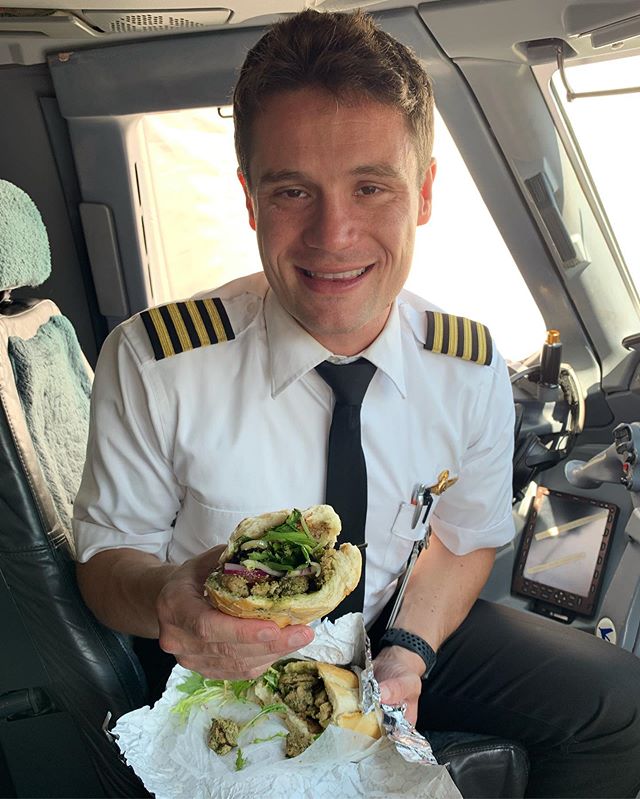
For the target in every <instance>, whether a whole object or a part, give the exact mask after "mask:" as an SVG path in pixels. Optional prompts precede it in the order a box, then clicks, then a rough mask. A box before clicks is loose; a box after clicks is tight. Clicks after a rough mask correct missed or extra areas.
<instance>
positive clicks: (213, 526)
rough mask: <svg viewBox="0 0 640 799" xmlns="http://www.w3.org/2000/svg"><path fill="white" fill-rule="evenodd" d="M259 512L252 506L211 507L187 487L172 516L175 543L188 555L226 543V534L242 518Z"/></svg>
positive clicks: (197, 553)
mask: <svg viewBox="0 0 640 799" xmlns="http://www.w3.org/2000/svg"><path fill="white" fill-rule="evenodd" d="M261 512H262V511H259V510H257V509H255V508H243V509H239V510H236V509H227V508H215V507H212V506H210V505H205V504H203V503H202V502H199V501H198V500H197V499H196V498H195V497H194V496H193V494H192V493H191V492H190V491H189V490H187V492H186V493H185V498H184V501H183V503H182V508H181V509H180V512H179V513H178V516H177V518H176V526H175V530H174V541H175V544H176V545H177V546H178V547H179V548H180V549H182V550H184V552H185V553H188V556H189V557H193V556H194V555H199V554H201V553H202V552H204V551H205V550H207V549H211V547H214V546H216V545H217V544H224V545H225V546H226V544H227V542H228V541H229V536H230V535H231V533H232V532H233V531H234V530H235V529H236V527H237V526H238V525H239V524H240V522H241V521H242V520H243V519H246V518H248V517H249V516H256V515H258V514H259V513H261Z"/></svg>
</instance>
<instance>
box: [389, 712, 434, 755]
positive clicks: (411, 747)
mask: <svg viewBox="0 0 640 799" xmlns="http://www.w3.org/2000/svg"><path fill="white" fill-rule="evenodd" d="M381 707H382V712H383V714H384V716H383V719H382V726H383V727H384V729H385V732H386V734H387V738H389V740H390V741H392V743H393V745H394V746H395V748H396V750H397V751H398V754H400V755H401V756H402V757H403V758H404V759H405V760H408V761H409V762H410V763H424V764H427V765H430V766H437V765H438V761H437V760H436V758H435V755H434V754H433V750H432V749H431V744H430V743H429V741H427V739H426V738H425V737H424V735H420V733H419V732H418V731H417V730H416V728H415V727H414V726H413V724H409V722H408V721H407V719H406V718H405V716H404V711H405V707H404V706H402V707H394V706H392V705H382V706H381Z"/></svg>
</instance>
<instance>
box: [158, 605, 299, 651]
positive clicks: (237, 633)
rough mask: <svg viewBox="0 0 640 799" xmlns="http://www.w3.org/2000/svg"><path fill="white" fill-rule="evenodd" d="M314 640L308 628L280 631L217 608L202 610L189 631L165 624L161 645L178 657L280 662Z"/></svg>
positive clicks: (277, 628)
mask: <svg viewBox="0 0 640 799" xmlns="http://www.w3.org/2000/svg"><path fill="white" fill-rule="evenodd" d="M312 640H313V630H312V629H311V628H310V627H306V626H304V625H295V626H291V627H285V628H284V629H282V630H281V629H280V628H279V627H278V626H277V625H276V624H274V623H273V622H267V621H258V620H254V619H237V618H235V617H234V616H227V615H225V614H224V613H220V611H217V610H214V609H212V608H211V609H209V608H207V609H205V610H204V611H201V612H200V613H199V614H198V616H197V617H196V618H194V619H193V621H192V623H191V624H190V625H189V629H187V630H185V629H184V628H183V627H181V626H178V625H176V624H168V625H164V626H163V628H162V630H161V634H160V646H161V647H162V649H164V650H165V652H171V653H172V654H174V655H193V656H204V657H221V658H227V657H228V658H234V657H235V656H236V655H239V656H241V657H243V658H250V657H262V658H264V659H267V658H268V657H269V656H270V655H271V656H272V658H271V660H272V661H273V660H277V659H278V657H281V656H283V655H285V654H288V653H290V652H294V651H295V650H296V649H300V648H302V647H303V646H306V644H308V643H309V642H310V641H312Z"/></svg>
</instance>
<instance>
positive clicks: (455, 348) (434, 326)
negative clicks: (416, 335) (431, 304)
mask: <svg viewBox="0 0 640 799" xmlns="http://www.w3.org/2000/svg"><path fill="white" fill-rule="evenodd" d="M426 314H427V340H426V341H425V343H424V348H425V350H430V351H431V352H437V353H440V354H442V355H453V356H454V357H456V358H462V359H463V360H465V361H473V362H474V363H479V364H481V365H482V366H488V365H489V364H490V363H491V359H492V358H493V343H492V341H491V333H489V329H488V328H487V327H486V326H485V325H483V324H481V323H480V322H474V321H472V320H471V319H465V317H463V316H454V315H453V314H446V313H440V312H439V311H426Z"/></svg>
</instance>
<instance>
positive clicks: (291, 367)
mask: <svg viewBox="0 0 640 799" xmlns="http://www.w3.org/2000/svg"><path fill="white" fill-rule="evenodd" d="M264 319H265V326H266V331H267V346H268V350H269V362H270V366H271V396H272V397H277V396H278V394H280V393H281V392H282V391H284V390H285V389H286V388H287V387H288V386H290V385H291V384H292V383H294V382H295V381H296V380H298V379H299V378H300V377H302V376H303V375H305V374H307V372H310V371H311V370H312V369H315V368H316V366H317V365H318V364H319V363H322V361H324V360H326V359H327V358H328V357H329V356H330V355H331V352H330V351H329V350H328V349H327V348H326V347H324V346H323V345H322V344H320V342H319V341H316V339H315V338H313V336H311V335H310V334H309V333H307V331H306V330H305V329H304V328H303V327H302V326H301V325H300V324H298V322H297V321H296V320H295V319H294V318H293V317H292V316H291V314H289V313H287V311H285V309H284V308H283V307H282V305H280V303H279V302H278V299H277V297H276V295H275V294H274V292H273V291H271V290H268V291H267V295H266V297H265V300H264ZM361 354H362V356H363V357H364V358H367V360H369V361H371V363H372V364H374V365H375V366H376V367H377V368H378V369H380V370H381V371H383V372H384V373H385V374H386V375H387V376H388V377H389V378H390V379H391V380H392V381H393V383H394V385H395V386H396V388H397V389H398V391H399V392H400V394H401V395H402V396H403V397H405V396H406V385H405V377H404V359H403V357H402V336H401V329H400V315H399V311H398V304H397V302H394V303H393V305H392V307H391V313H390V314H389V318H388V319H387V323H386V325H385V327H384V330H383V331H382V333H380V335H379V336H378V338H377V339H376V340H375V341H374V342H372V344H370V345H369V346H368V347H367V348H366V349H365V350H364V351H363V352H362V353H361Z"/></svg>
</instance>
